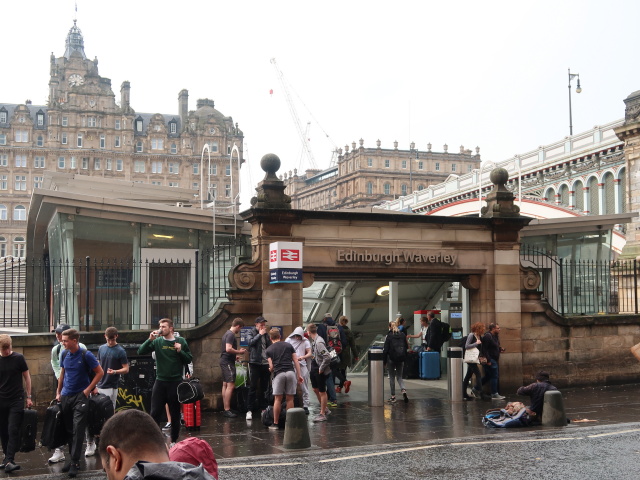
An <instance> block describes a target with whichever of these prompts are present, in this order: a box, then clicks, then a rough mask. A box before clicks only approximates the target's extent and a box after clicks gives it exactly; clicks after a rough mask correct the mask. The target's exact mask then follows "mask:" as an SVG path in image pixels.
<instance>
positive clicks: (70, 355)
mask: <svg viewBox="0 0 640 480" xmlns="http://www.w3.org/2000/svg"><path fill="white" fill-rule="evenodd" d="M79 343H80V333H79V332H78V331H77V330H75V329H73V328H71V329H69V330H65V331H64V332H62V344H63V345H64V348H65V351H64V352H63V353H62V356H61V357H60V378H59V379H58V390H57V391H56V400H57V401H59V402H60V408H61V410H62V419H63V421H64V426H65V430H66V432H67V439H68V443H69V454H70V456H71V458H70V459H69V460H68V461H67V462H66V463H65V464H64V466H63V467H62V471H63V472H64V473H67V472H68V473H69V476H70V477H72V478H73V477H75V476H76V475H78V471H79V470H80V452H81V451H82V443H83V441H84V435H85V430H86V427H87V417H88V415H89V400H88V398H89V395H91V392H93V391H94V389H95V388H96V385H97V384H98V382H99V381H100V379H101V378H102V376H103V375H104V372H103V370H102V367H101V366H100V363H98V359H97V358H96V357H95V356H94V355H93V353H91V352H89V351H88V350H85V349H81V348H80V345H79ZM92 376H93V378H92Z"/></svg>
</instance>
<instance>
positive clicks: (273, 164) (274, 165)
mask: <svg viewBox="0 0 640 480" xmlns="http://www.w3.org/2000/svg"><path fill="white" fill-rule="evenodd" d="M260 168H262V170H263V171H264V172H267V174H272V175H275V173H276V172H277V171H278V170H280V157H278V156H277V155H276V154H275V153H267V154H266V155H265V156H264V157H262V159H261V160H260Z"/></svg>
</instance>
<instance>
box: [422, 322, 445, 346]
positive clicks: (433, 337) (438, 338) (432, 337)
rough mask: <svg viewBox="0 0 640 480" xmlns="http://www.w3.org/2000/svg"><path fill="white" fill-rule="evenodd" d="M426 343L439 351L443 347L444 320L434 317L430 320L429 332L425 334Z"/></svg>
mask: <svg viewBox="0 0 640 480" xmlns="http://www.w3.org/2000/svg"><path fill="white" fill-rule="evenodd" d="M424 343H426V344H427V348H430V349H431V350H434V351H436V352H439V351H440V349H441V348H442V344H443V343H444V342H443V341H442V322H441V321H440V319H438V318H434V319H433V320H431V321H430V322H429V326H428V327H427V333H426V335H425V336H424Z"/></svg>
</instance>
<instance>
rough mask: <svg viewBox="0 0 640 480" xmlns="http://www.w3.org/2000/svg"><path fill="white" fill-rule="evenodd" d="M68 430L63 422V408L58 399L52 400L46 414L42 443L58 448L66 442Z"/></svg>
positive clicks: (44, 445) (48, 446) (45, 445)
mask: <svg viewBox="0 0 640 480" xmlns="http://www.w3.org/2000/svg"><path fill="white" fill-rule="evenodd" d="M66 437H67V432H66V430H65V429H64V423H63V422H62V409H61V408H60V404H59V403H58V402H57V401H56V400H52V401H51V403H50V404H49V407H47V411H46V412H45V415H44V425H43V426H42V436H41V437H40V443H41V444H42V446H43V447H47V448H51V449H54V448H58V447H60V446H62V445H64V444H65V443H66Z"/></svg>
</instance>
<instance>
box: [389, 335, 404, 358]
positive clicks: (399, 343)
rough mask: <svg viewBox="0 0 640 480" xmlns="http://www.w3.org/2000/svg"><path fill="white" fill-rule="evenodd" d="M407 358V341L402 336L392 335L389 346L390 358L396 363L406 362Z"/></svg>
mask: <svg viewBox="0 0 640 480" xmlns="http://www.w3.org/2000/svg"><path fill="white" fill-rule="evenodd" d="M406 356H407V341H406V337H405V336H404V335H402V334H392V335H391V342H390V345H389V358H391V360H393V361H394V362H404V360H405V358H406Z"/></svg>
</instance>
